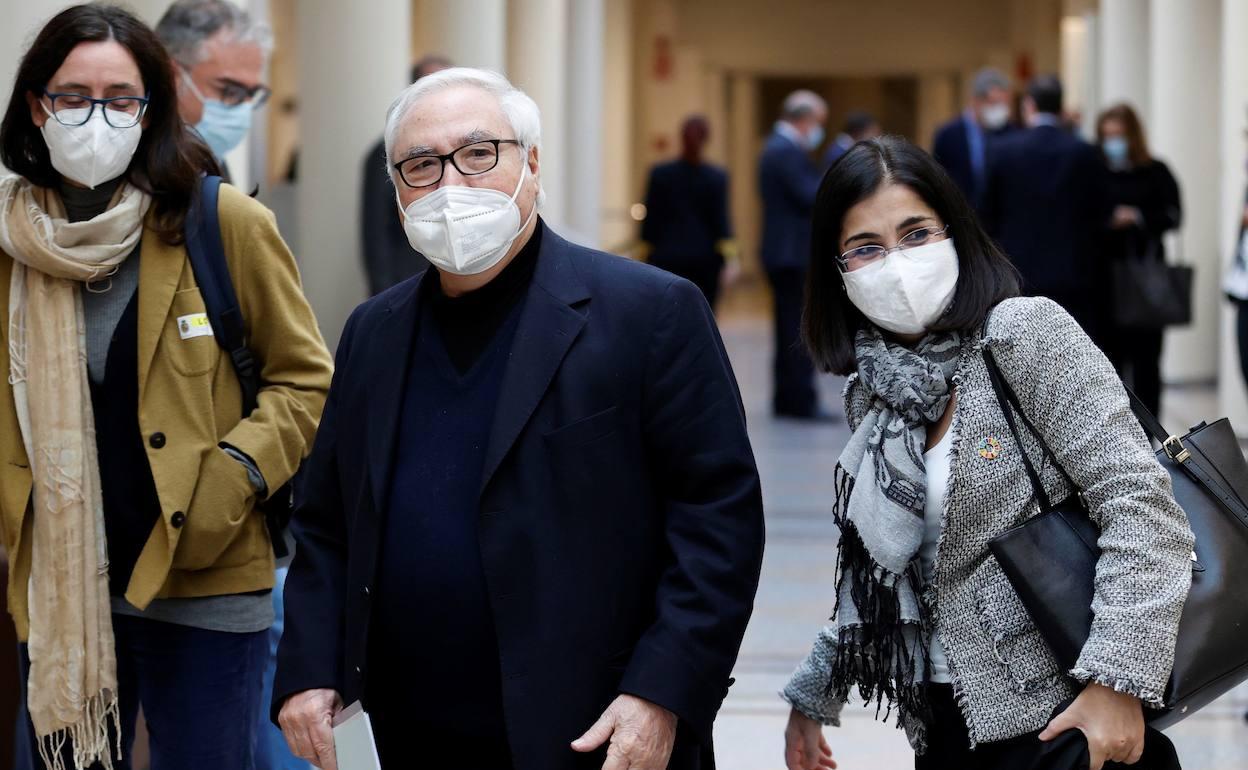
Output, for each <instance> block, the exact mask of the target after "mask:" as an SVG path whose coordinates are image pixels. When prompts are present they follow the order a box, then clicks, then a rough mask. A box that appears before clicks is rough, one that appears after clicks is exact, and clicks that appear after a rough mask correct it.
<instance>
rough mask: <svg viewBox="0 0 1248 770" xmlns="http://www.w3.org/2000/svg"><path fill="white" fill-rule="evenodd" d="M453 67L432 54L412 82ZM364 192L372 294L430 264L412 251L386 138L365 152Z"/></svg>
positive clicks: (363, 232)
mask: <svg viewBox="0 0 1248 770" xmlns="http://www.w3.org/2000/svg"><path fill="white" fill-rule="evenodd" d="M450 66H451V60H450V59H448V58H446V57H445V56H441V55H439V54H430V55H428V56H425V57H423V58H422V59H421V60H420V61H418V62H416V64H415V66H413V67H412V72H411V81H410V82H412V83H415V82H416V81H417V80H420V79H421V78H423V77H425V76H426V75H432V74H433V73H435V72H438V71H441V70H444V69H446V68H448V67H450ZM360 192H361V194H360V244H361V248H362V249H363V251H362V252H361V255H362V257H363V259H364V274H365V277H366V278H367V279H368V294H369V296H370V297H371V296H373V295H376V294H380V293H382V292H383V291H385V290H386V289H389V288H390V287H391V286H394V285H395V284H397V283H401V282H403V281H405V280H407V279H408V278H411V277H412V276H413V275H416V274H417V273H419V272H420V271H422V270H424V269H425V268H427V267H429V262H428V261H427V260H426V259H425V258H424V257H423V256H421V255H420V254H418V253H416V252H415V251H412V247H411V246H410V245H408V242H407V236H406V235H405V234H404V233H403V217H402V212H400V211H399V210H398V209H397V207H396V204H395V202H394V182H392V181H391V180H390V172H389V170H388V169H387V168H386V140H385V138H384V137H382V138H379V139H378V140H377V143H376V144H374V145H373V146H372V147H369V148H368V152H366V153H364V169H363V171H362V172H361V173H360Z"/></svg>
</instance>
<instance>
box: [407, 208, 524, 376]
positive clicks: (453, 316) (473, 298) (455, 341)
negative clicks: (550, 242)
mask: <svg viewBox="0 0 1248 770" xmlns="http://www.w3.org/2000/svg"><path fill="white" fill-rule="evenodd" d="M544 230H545V225H544V224H543V223H542V220H541V217H538V220H537V226H536V227H534V228H533V235H532V236H531V237H530V238H529V242H528V243H526V244H524V247H523V248H522V249H520V251H519V252H517V254H516V256H515V257H513V258H512V260H511V262H509V263H508V264H507V266H506V267H505V268H503V270H502V272H500V273H499V274H498V275H496V276H494V279H493V280H491V281H490V282H489V283H487V284H486V285H484V286H482V287H481V288H479V289H476V290H475V291H470V292H468V293H466V294H462V295H460V296H458V297H449V296H447V295H446V294H444V293H443V291H442V282H441V281H440V280H439V276H436V275H432V276H429V278H430V280H429V281H427V282H426V283H427V284H428V285H429V286H430V289H429V293H430V295H431V296H430V297H429V299H431V300H432V302H431V305H432V311H433V320H434V322H435V323H436V324H437V325H438V331H439V334H440V336H441V337H442V342H443V344H444V345H446V352H447V353H448V354H449V355H450V358H451V362H452V363H454V364H455V368H456V369H458V370H459V372H460V373H461V374H462V373H464V372H467V371H468V370H469V369H470V368H472V365H473V364H474V363H475V362H476V360H477V358H478V357H479V356H480V355H481V353H482V351H484V350H485V348H486V347H487V346H488V345H489V344H490V341H491V340H493V339H494V335H495V334H496V333H497V332H498V330H499V327H501V326H502V325H503V322H504V321H506V320H507V317H508V316H509V315H510V314H511V311H512V310H513V309H514V308H515V307H516V305H518V304H519V303H520V300H521V299H523V298H524V295H525V294H526V292H527V291H528V289H529V284H530V283H532V281H533V273H534V272H535V271H536V270H537V256H538V253H539V252H540V251H541V248H542V233H543V231H544ZM434 269H435V270H436V268H434Z"/></svg>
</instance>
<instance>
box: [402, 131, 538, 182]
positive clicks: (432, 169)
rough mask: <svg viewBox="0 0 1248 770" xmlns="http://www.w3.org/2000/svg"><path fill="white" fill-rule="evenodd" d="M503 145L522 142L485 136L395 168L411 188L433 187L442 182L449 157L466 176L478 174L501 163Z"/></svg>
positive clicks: (419, 156) (456, 168)
mask: <svg viewBox="0 0 1248 770" xmlns="http://www.w3.org/2000/svg"><path fill="white" fill-rule="evenodd" d="M502 144H514V145H516V146H517V147H519V146H520V142H518V141H517V140H515V139H483V140H481V141H479V142H472V143H471V144H465V145H464V146H463V147H457V148H455V149H454V150H451V151H450V152H448V153H447V154H445V155H434V154H432V153H430V154H428V155H413V156H412V157H410V158H404V159H403V160H401V161H399V162H398V163H395V164H394V168H395V170H396V171H398V172H399V178H400V179H402V180H403V184H405V185H407V186H408V187H412V188H415V189H419V188H421V187H432V186H433V185H435V184H437V183H438V182H441V181H442V174H443V173H445V172H446V162H447V161H448V160H449V161H450V162H451V164H452V165H454V166H455V170H456V171H458V172H459V173H461V174H463V175H464V176H477V175H478V174H484V173H486V172H489V171H493V170H494V167H495V166H497V165H498V156H499V149H498V147H499V145H502Z"/></svg>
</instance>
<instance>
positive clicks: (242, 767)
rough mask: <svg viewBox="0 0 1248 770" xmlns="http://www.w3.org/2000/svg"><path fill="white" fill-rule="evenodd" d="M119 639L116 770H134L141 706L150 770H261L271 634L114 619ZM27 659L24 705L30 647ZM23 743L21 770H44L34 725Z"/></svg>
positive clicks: (68, 762) (19, 737) (18, 763)
mask: <svg viewBox="0 0 1248 770" xmlns="http://www.w3.org/2000/svg"><path fill="white" fill-rule="evenodd" d="M113 636H114V638H115V647H116V650H117V689H118V696H119V701H120V704H119V705H120V712H121V750H122V756H121V757H114V759H113V767H114V769H115V770H132V765H131V764H130V751H131V749H132V748H133V746H134V723H135V719H136V718H137V716H138V711H139V706H140V705H142V707H143V715H144V718H145V719H146V721H147V730H148V734H149V736H150V746H151V755H152V763H151V770H221V768H238V769H239V770H255V761H254V752H255V747H256V742H257V732H258V731H257V729H256V728H257V726H258V725H259V723H260V715H261V710H262V706H261V695H262V691H263V678H264V666H265V659H266V658H267V656H268V644H267V636H266V632H264V631H257V632H254V633H246V634H231V633H225V632H223V631H206V630H204V629H200V628H191V627H189V626H178V625H174V624H172V623H161V622H158V621H154V620H146V619H144V618H134V617H129V616H125V615H113ZM21 657H22V677H21V682H22V703H23V704H24V703H25V702H26V691H25V690H26V674H27V671H28V670H29V667H30V660H29V658H28V656H27V654H26V648H25V645H23V646H22V656H21ZM264 708H266V709H267V706H266V707H264ZM23 712H24V708H23ZM16 743H17V749H16V757H15V761H14V767H15V770H39V769H40V768H42V763H41V762H40V760H39V752H38V749H37V748H36V743H35V735H34V727H33V725H31V724H30V720H29V719H26V720H25V727H24V728H23V729H20V730H18V735H17V741H16ZM66 767H74V764H73V762H72V759H70V758H67V759H66ZM98 767H99V765H98V764H96V765H93V766H92V768H90V770H96V768H98ZM78 770H88V769H87V768H79V769H78Z"/></svg>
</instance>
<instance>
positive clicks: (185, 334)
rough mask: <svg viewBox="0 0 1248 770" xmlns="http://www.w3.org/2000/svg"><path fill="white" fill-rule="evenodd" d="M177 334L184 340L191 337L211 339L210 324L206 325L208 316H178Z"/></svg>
mask: <svg viewBox="0 0 1248 770" xmlns="http://www.w3.org/2000/svg"><path fill="white" fill-rule="evenodd" d="M178 334H179V335H181V337H182V339H184V340H189V339H191V338H193V337H211V336H212V324H210V323H208V314H207V313H191V314H190V315H183V316H178Z"/></svg>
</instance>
